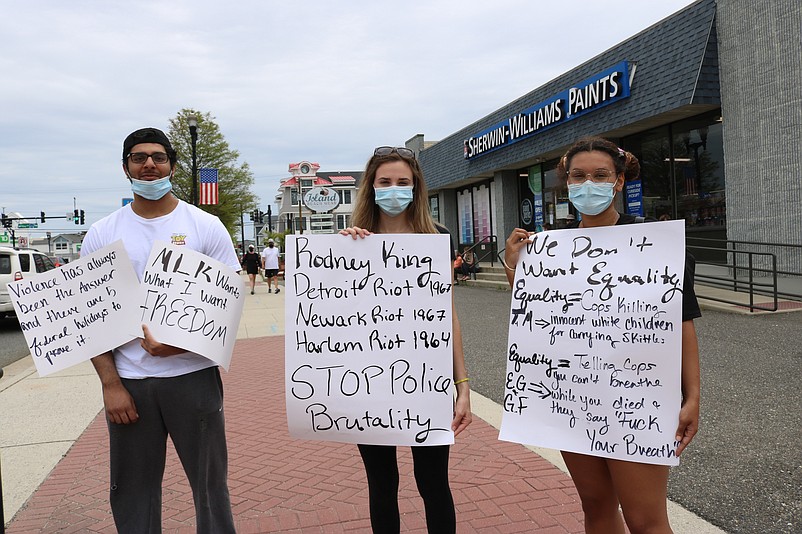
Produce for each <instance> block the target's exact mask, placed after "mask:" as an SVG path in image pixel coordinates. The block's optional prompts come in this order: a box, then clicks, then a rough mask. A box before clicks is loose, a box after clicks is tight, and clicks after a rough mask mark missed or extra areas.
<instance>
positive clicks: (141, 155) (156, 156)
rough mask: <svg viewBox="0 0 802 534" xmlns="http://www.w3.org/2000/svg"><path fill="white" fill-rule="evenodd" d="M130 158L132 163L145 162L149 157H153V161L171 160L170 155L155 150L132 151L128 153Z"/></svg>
mask: <svg viewBox="0 0 802 534" xmlns="http://www.w3.org/2000/svg"><path fill="white" fill-rule="evenodd" d="M128 158H129V159H130V160H131V163H136V164H137V165H141V164H143V163H145V162H146V161H147V160H148V158H150V159H152V160H153V163H167V162H168V161H170V156H168V155H167V154H165V153H164V152H154V153H153V154H147V153H145V152H131V153H130V154H128Z"/></svg>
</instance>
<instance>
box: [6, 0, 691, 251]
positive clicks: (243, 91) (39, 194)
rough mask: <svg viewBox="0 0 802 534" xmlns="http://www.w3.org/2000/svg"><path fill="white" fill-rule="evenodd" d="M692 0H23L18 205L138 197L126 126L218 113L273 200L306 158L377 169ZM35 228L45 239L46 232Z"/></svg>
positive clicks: (60, 206)
mask: <svg viewBox="0 0 802 534" xmlns="http://www.w3.org/2000/svg"><path fill="white" fill-rule="evenodd" d="M691 3H692V2H691V1H689V0H660V1H657V0H654V1H652V0H647V1H638V2H635V1H631V0H593V1H591V0H562V1H559V2H545V1H532V0H495V1H493V2H490V1H487V0H427V1H409V2H381V1H376V0H349V1H346V0H343V1H334V0H295V1H268V0H261V1H260V0H241V1H231V2H220V1H219V0H214V1H211V0H193V1H190V0H171V1H169V2H166V1H150V0H143V1H137V2H116V1H109V0H96V1H83V0H75V1H72V2H61V1H57V0H49V1H47V0H11V1H10V2H6V3H4V10H3V16H2V17H0V51H1V52H0V68H1V69H2V72H3V73H4V76H3V79H4V80H3V83H2V84H0V184H2V187H1V188H0V207H2V208H4V209H5V212H6V213H10V212H19V213H21V214H22V215H24V216H26V217H30V218H31V220H32V221H33V220H34V219H35V218H38V215H39V212H40V211H45V212H46V213H47V215H48V216H51V215H62V214H66V213H67V212H68V211H72V209H73V198H75V199H76V202H77V207H78V208H79V209H84V210H85V212H86V219H87V221H86V222H87V225H86V226H84V227H81V226H75V225H74V224H73V223H71V222H70V223H67V222H66V221H64V220H58V221H48V222H47V223H45V224H44V225H41V224H40V228H42V229H47V230H52V231H53V232H54V233H60V232H66V231H70V232H73V231H77V230H82V229H86V228H87V227H88V225H89V224H90V223H92V222H94V221H96V220H98V219H100V218H101V217H104V216H105V215H107V214H109V213H110V212H112V211H113V210H115V209H117V208H118V207H119V206H120V205H121V199H122V198H123V197H129V196H131V191H130V185H129V183H128V181H127V180H126V179H125V178H124V175H123V173H122V170H121V167H120V156H121V151H122V141H123V139H124V138H125V137H126V135H128V134H129V133H130V132H132V131H133V130H135V129H137V128H140V127H144V126H155V127H158V128H161V129H163V130H165V131H166V130H167V126H168V120H169V119H170V118H172V117H174V116H175V115H176V113H177V112H178V111H179V110H180V109H182V108H194V109H197V110H199V111H202V112H209V113H211V114H212V116H213V117H215V118H216V122H217V124H218V125H219V126H220V130H221V132H222V133H223V135H224V136H225V137H226V140H227V141H228V142H229V144H230V146H231V147H232V148H234V149H236V150H238V151H239V152H240V154H241V159H240V162H242V161H245V162H248V164H249V165H250V167H251V170H252V171H253V175H254V180H255V184H254V192H255V193H256V194H257V195H258V196H259V197H260V198H261V202H260V207H261V209H262V210H265V209H266V207H267V203H269V202H272V201H273V199H274V198H275V195H276V192H277V188H278V185H279V181H280V180H281V179H282V178H286V177H287V176H289V173H288V172H287V167H288V165H289V164H290V163H293V162H298V161H301V160H310V161H314V162H318V163H319V164H320V166H321V167H320V170H321V171H355V170H361V169H362V168H363V167H364V165H365V162H366V161H367V159H368V157H369V156H370V154H371V153H372V150H373V148H374V147H376V146H380V145H396V146H398V145H403V143H404V142H405V141H406V140H407V139H409V138H410V137H412V136H413V135H415V134H417V133H422V134H424V135H425V138H426V139H427V140H437V139H442V138H444V137H446V136H448V135H450V134H452V133H454V132H455V131H457V130H459V129H461V128H463V127H465V126H467V125H469V124H471V123H473V122H475V121H476V120H479V119H481V118H482V117H484V116H486V115H488V114H489V113H491V112H493V111H494V110H496V109H498V108H500V107H502V106H503V105H505V104H507V103H509V102H510V101H512V100H514V99H516V98H518V97H520V96H522V95H524V94H526V93H528V92H529V91H531V90H533V89H535V88H537V87H539V86H541V85H543V84H544V83H546V82H548V81H549V80H551V79H553V78H555V77H556V76H558V75H560V74H562V73H564V72H567V71H569V70H571V69H572V68H574V67H575V66H577V65H579V64H581V63H583V62H584V61H586V60H588V59H590V58H592V57H594V56H596V55H598V54H599V53H601V52H603V51H605V50H607V49H608V48H610V47H612V46H614V45H616V44H617V43H619V42H621V41H623V40H626V39H627V38H629V37H631V36H632V35H635V34H636V33H638V32H640V31H642V30H644V29H645V28H647V27H649V26H651V25H652V24H654V23H656V22H658V21H660V20H662V19H663V18H665V17H667V16H669V15H671V14H672V13H674V12H676V11H678V10H680V9H682V8H683V7H685V6H687V5H689V4H691ZM32 237H38V235H36V234H34V235H33V236H32Z"/></svg>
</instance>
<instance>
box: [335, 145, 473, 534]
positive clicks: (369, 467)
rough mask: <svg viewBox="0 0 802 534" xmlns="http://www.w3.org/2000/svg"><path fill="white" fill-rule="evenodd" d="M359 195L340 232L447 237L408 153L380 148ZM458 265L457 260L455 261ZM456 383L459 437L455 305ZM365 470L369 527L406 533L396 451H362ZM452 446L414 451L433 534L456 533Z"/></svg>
mask: <svg viewBox="0 0 802 534" xmlns="http://www.w3.org/2000/svg"><path fill="white" fill-rule="evenodd" d="M362 184H363V186H362V187H360V189H359V193H358V194H357V199H356V205H355V206H354V212H353V216H352V218H351V221H352V223H353V226H352V227H350V228H346V229H345V230H342V231H340V234H342V235H350V236H352V237H353V238H354V239H357V238H366V237H367V236H370V235H371V234H372V233H377V234H435V233H438V232H440V233H447V232H448V230H446V229H445V228H443V227H438V226H436V225H435V223H434V221H433V220H432V217H431V215H430V214H429V209H428V206H427V203H428V195H427V194H426V183H425V182H424V180H423V173H422V171H421V168H420V165H419V164H418V162H417V160H416V159H415V153H414V152H413V151H412V150H409V149H408V148H403V147H400V148H393V147H379V148H377V149H376V150H375V151H374V153H373V156H372V157H371V158H370V160H368V164H367V167H366V169H365V173H364V175H363V178H362ZM452 260H453V258H452ZM451 316H452V323H453V324H452V327H453V335H452V339H453V340H454V345H453V346H454V352H453V366H454V367H453V368H454V370H453V373H454V375H453V379H454V384H455V387H456V390H457V400H456V403H455V406H454V419H453V421H452V423H451V429H452V430H453V431H454V435H455V436H457V435H459V433H460V432H462V431H463V430H465V428H467V426H468V425H469V424H470V423H471V418H472V415H471V405H470V388H469V386H468V373H467V371H466V369H465V357H464V354H463V351H462V331H461V330H460V325H459V319H457V310H456V308H455V307H454V305H453V295H452V315H451ZM359 452H360V454H361V455H362V461H363V462H364V464H365V471H366V472H367V478H368V493H369V497H370V524H371V526H372V527H373V532H374V533H397V532H399V530H400V528H401V526H400V525H401V523H400V521H401V520H400V515H399V511H398V483H399V478H398V463H397V460H396V448H395V447H394V446H387V445H359ZM448 454H449V446H448V445H434V446H432V445H430V446H420V447H418V446H416V447H412V460H413V463H414V469H415V481H416V482H417V486H418V491H419V492H420V494H421V497H422V498H423V505H424V508H425V510H426V526H427V527H428V530H429V532H436V533H443V534H448V533H453V532H455V531H456V514H455V511H454V500H453V498H452V496H451V489H450V487H449V484H448Z"/></svg>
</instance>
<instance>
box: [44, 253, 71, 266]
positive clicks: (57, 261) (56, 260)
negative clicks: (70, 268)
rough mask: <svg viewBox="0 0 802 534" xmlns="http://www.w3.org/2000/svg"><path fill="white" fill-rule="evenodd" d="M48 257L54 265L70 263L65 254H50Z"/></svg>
mask: <svg viewBox="0 0 802 534" xmlns="http://www.w3.org/2000/svg"><path fill="white" fill-rule="evenodd" d="M48 258H50V261H52V262H53V265H55V266H56V267H61V266H62V265H67V264H68V263H70V260H68V259H67V258H65V257H63V256H48Z"/></svg>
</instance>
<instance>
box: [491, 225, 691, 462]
mask: <svg viewBox="0 0 802 534" xmlns="http://www.w3.org/2000/svg"><path fill="white" fill-rule="evenodd" d="M684 231H685V229H684V223H683V222H682V221H671V222H665V223H647V224H629V225H622V226H610V227H602V228H588V229H585V228H579V229H572V230H559V231H556V232H546V233H540V234H535V235H534V236H532V237H531V241H530V243H528V245H527V247H526V248H525V249H523V250H522V251H521V255H520V257H519V261H518V266H517V269H516V272H515V284H514V287H513V289H512V302H511V311H510V329H509V341H508V350H507V355H506V359H507V374H506V388H505V389H506V391H505V399H504V415H503V420H502V426H501V433H500V436H499V438H500V439H503V440H506V441H514V442H517V443H526V444H531V445H539V446H542V447H549V448H553V449H560V450H565V451H571V452H577V453H582V454H590V455H594V456H603V457H607V458H618V459H622V460H630V461H636V462H644V463H652V464H662V465H676V464H678V463H679V460H678V458H677V457H676V454H675V450H676V442H675V440H674V437H675V433H676V429H677V424H678V419H679V410H680V403H681V389H680V386H681V367H682V360H681V345H682V340H681V338H682V284H683V277H684V267H685V233H684Z"/></svg>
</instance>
